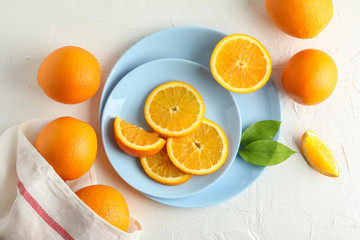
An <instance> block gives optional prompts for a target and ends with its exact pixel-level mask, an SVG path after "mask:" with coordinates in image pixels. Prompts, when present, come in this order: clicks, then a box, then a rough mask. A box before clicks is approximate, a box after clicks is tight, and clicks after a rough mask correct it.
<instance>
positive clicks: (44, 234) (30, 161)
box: [0, 119, 142, 240]
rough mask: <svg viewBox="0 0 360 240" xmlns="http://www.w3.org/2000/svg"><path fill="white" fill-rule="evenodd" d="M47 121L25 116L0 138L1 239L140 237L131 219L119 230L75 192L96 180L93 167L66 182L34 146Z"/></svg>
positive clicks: (140, 228) (134, 222) (125, 239)
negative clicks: (23, 121) (127, 225)
mask: <svg viewBox="0 0 360 240" xmlns="http://www.w3.org/2000/svg"><path fill="white" fill-rule="evenodd" d="M48 122H50V120H44V119H37V120H30V121H27V122H25V123H23V124H21V125H19V126H15V127H12V128H10V129H8V130H7V131H6V132H4V133H3V134H2V135H1V137H0V163H1V165H0V239H17V240H18V239H120V240H130V239H139V238H140V235H141V232H142V226H141V224H140V223H139V221H137V220H136V219H135V218H133V217H131V220H130V226H129V229H128V231H127V232H123V231H121V230H119V229H117V228H115V227H113V226H112V225H110V224H109V223H107V222H106V221H104V220H103V219H102V218H100V217H99V216H98V215H97V214H95V213H94V212H93V211H92V210H91V209H90V208H88V207H87V206H86V205H85V204H84V203H83V202H82V201H81V200H80V199H79V198H78V197H77V196H76V194H75V193H74V191H76V190H78V189H79V188H82V187H84V186H87V185H91V184H94V183H96V177H95V172H94V169H92V170H91V171H89V173H87V174H86V175H85V176H83V177H81V178H80V179H78V180H74V181H69V182H67V183H66V182H64V181H63V180H62V179H61V178H60V177H59V176H58V175H57V174H56V172H55V171H54V169H53V168H52V167H51V166H50V165H49V164H48V163H47V161H46V160H45V159H44V158H43V157H42V156H41V154H39V152H38V151H37V150H36V149H35V148H34V147H33V144H32V143H33V142H34V141H35V139H36V136H37V134H38V133H39V132H40V130H41V129H42V128H43V127H44V126H45V125H46V124H47V123H48ZM71 188H72V189H73V190H74V191H73V190H72V189H71Z"/></svg>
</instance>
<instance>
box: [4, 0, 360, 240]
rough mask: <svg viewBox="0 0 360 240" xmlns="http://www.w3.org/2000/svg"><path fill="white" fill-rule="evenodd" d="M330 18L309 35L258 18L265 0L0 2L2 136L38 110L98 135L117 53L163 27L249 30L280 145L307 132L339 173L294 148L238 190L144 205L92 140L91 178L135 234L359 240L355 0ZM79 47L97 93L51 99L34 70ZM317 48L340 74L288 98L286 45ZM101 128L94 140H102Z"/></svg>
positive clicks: (359, 27) (342, 3)
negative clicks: (301, 100) (110, 192)
mask: <svg viewBox="0 0 360 240" xmlns="http://www.w3.org/2000/svg"><path fill="white" fill-rule="evenodd" d="M334 7H335V9H334V17H333V19H332V21H331V22H330V24H329V25H328V27H327V28H326V29H325V30H324V31H323V32H322V33H321V34H320V35H319V36H318V37H316V38H315V39H311V40H301V39H296V38H292V37H290V36H288V35H286V34H284V33H282V32H281V31H280V30H278V29H277V28H276V27H275V26H274V25H273V24H272V23H271V22H270V19H269V18H268V16H267V14H266V10H265V0H172V1H169V0H96V1H95V0H78V1H70V0H64V1H54V0H51V1H35V0H31V1H28V0H11V1H10V0H8V1H4V0H0V44H1V47H0V113H1V115H0V133H2V132H4V131H5V130H6V129H7V128H8V127H10V126H12V125H15V124H18V123H21V122H23V121H25V120H28V119H32V118H38V117H58V116H64V115H70V116H73V117H76V118H79V119H81V120H84V121H87V122H89V123H90V124H91V125H92V126H94V128H95V130H96V132H97V134H98V136H100V131H99V127H98V125H99V122H98V106H99V101H100V96H101V91H102V87H103V84H104V82H105V80H106V78H107V76H108V74H109V71H110V70H111V68H112V67H113V65H114V64H115V62H116V61H117V59H118V58H119V57H121V55H122V54H123V53H124V52H125V51H126V50H127V49H128V48H129V47H130V46H132V45H133V44H134V43H136V42H137V41H139V40H140V39H142V38H143V37H145V36H147V35H149V34H152V33H154V32H157V31H159V30H163V29H166V28H171V27H178V26H189V25H193V26H203V27H209V28H214V29H217V30H220V31H223V32H226V33H229V34H230V33H245V34H249V35H251V36H254V37H256V38H257V39H259V40H260V41H261V42H262V43H263V44H264V45H265V46H266V48H267V49H268V50H269V52H270V55H271V58H272V61H273V75H272V76H273V78H274V79H275V80H276V82H277V86H278V90H279V92H280V97H281V106H282V112H283V124H282V133H281V137H280V142H282V143H285V144H286V145H288V146H290V147H291V148H292V149H295V150H297V151H299V148H298V144H299V139H300V138H301V135H302V133H303V132H304V131H305V130H308V129H310V130H313V131H315V132H317V133H318V134H320V135H321V136H322V137H323V138H324V139H325V140H326V142H327V143H328V145H329V146H330V147H331V149H332V150H333V153H334V155H335V156H336V158H337V161H338V164H339V166H340V177H339V178H337V179H333V178H328V177H325V176H323V175H320V174H319V173H317V172H316V171H314V170H313V169H312V168H310V167H309V166H308V164H307V163H306V161H305V160H304V158H303V157H302V156H301V154H299V153H298V154H295V155H294V156H293V157H291V158H290V159H288V160H287V161H286V162H284V163H282V164H280V165H277V166H274V167H269V168H267V170H266V171H265V173H264V174H263V175H262V176H261V177H260V179H259V180H258V181H257V182H256V183H255V184H253V185H252V186H251V187H250V188H248V189H247V190H246V191H244V192H243V193H242V194H240V195H238V196H236V197H234V198H233V199H231V200H229V201H227V202H224V203H222V204H219V205H216V206H212V207H207V208H199V209H182V208H175V207H170V206H166V205H162V204H159V203H157V202H154V201H152V200H150V199H148V198H146V197H144V196H143V195H141V194H140V193H138V192H137V191H135V190H133V189H132V188H130V187H129V186H128V185H127V184H126V183H125V182H124V181H123V180H122V179H121V178H120V177H119V176H118V175H117V174H116V172H115V171H114V170H113V168H112V167H111V165H110V163H109V161H108V160H107V158H106V155H105V153H104V150H103V147H102V145H101V142H100V145H99V153H98V158H97V160H96V163H95V169H96V171H97V174H98V180H99V182H100V183H103V184H108V185H110V186H113V187H115V188H116V189H118V190H119V191H120V192H122V194H123V195H124V196H125V198H126V199H127V201H128V204H129V208H130V211H131V213H132V214H133V215H134V216H136V218H138V219H139V220H140V221H141V222H142V224H143V226H144V232H143V239H145V240H158V239H166V240H167V239H172V240H182V239H209V240H215V239H216V240H218V239H219V240H225V239H226V240H233V239H249V240H254V239H270V240H271V239H272V240H278V239H296V240H304V239H309V240H338V239H344V240H355V239H360V174H359V172H360V160H359V156H360V147H359V145H360V140H359V135H360V123H359V119H360V82H359V80H360V77H359V75H360V14H359V11H360V1H359V0H334ZM65 45H78V46H80V47H83V48H85V49H87V50H88V51H90V52H91V53H93V54H94V55H95V57H96V58H97V59H98V61H99V63H100V66H101V69H102V71H101V72H102V84H101V87H100V89H99V91H98V92H97V93H96V95H95V96H94V97H93V98H91V99H90V100H88V101H86V102H84V103H81V104H77V105H64V104H61V103H57V102H54V101H52V100H50V99H49V98H48V97H47V96H46V95H45V94H44V93H43V92H42V90H41V89H40V87H39V86H38V84H37V81H36V73H37V69H38V67H39V64H40V63H41V61H42V60H43V59H44V58H45V57H46V55H47V54H49V53H50V52H51V51H53V50H54V49H56V48H58V47H61V46H65ZM307 48H317V49H321V50H324V51H325V52H327V53H329V54H330V55H331V56H332V57H333V58H334V60H335V61H336V63H337V66H338V70H339V80H338V84H337V87H336V90H335V92H334V93H333V94H332V96H331V97H330V98H329V99H328V100H326V101H325V102H323V103H321V104H320V105H317V106H313V107H307V106H302V105H298V104H296V103H294V102H293V101H292V100H290V99H289V98H288V97H287V96H286V95H285V93H284V92H283V90H282V88H281V84H280V79H281V73H282V70H283V67H284V65H285V63H286V61H287V60H288V59H289V58H290V57H291V56H292V55H293V54H295V53H297V52H298V51H300V50H303V49H307ZM100 140H101V139H100V137H99V141H100Z"/></svg>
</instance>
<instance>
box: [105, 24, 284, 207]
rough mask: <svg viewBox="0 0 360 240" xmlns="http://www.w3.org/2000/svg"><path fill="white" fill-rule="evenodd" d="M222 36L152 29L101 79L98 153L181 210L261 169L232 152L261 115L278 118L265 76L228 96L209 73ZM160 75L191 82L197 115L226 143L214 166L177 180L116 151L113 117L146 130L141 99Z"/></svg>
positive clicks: (219, 196) (209, 200) (220, 197)
mask: <svg viewBox="0 0 360 240" xmlns="http://www.w3.org/2000/svg"><path fill="white" fill-rule="evenodd" d="M225 36H226V34H224V33H221V32H218V31H215V30H212V29H207V28H200V27H180V28H172V29H167V30H164V31H160V32H158V33H155V34H153V35H150V36H148V37H146V38H144V39H143V40H141V41H140V42H138V43H137V44H135V45H134V46H133V47H131V48H130V49H129V50H128V51H127V52H126V53H125V54H124V55H123V56H122V57H121V58H120V59H119V61H118V62H117V63H116V64H115V66H114V68H113V69H112V71H111V73H110V74H109V76H108V79H107V81H106V83H105V86H104V89H103V93H102V96H101V102H100V109H99V116H100V124H101V135H102V140H103V143H104V148H105V151H106V154H107V156H108V158H109V160H110V162H111V164H112V166H113V167H114V169H115V170H116V172H117V173H118V174H119V175H120V177H122V178H123V179H124V180H125V181H126V182H127V183H128V184H129V185H130V186H132V187H133V188H135V189H137V190H138V191H140V192H141V193H143V194H144V195H145V196H147V197H149V198H151V199H153V200H155V201H157V202H160V203H163V204H167V205H171V206H177V207H187V208H191V207H205V206H211V205H215V204H218V203H221V202H224V201H226V200H228V199H230V198H232V197H234V196H236V195H237V194H239V193H241V192H242V191H243V190H244V189H246V188H247V187H248V186H250V185H251V184H252V183H253V182H254V181H255V180H256V179H257V178H258V177H259V176H260V175H261V174H262V172H263V171H264V169H265V168H264V167H260V166H255V165H252V164H248V163H246V162H245V161H244V160H243V159H241V157H240V156H239V154H237V150H238V148H239V143H240V137H241V132H242V129H245V128H246V127H248V126H249V125H251V124H252V123H254V122H257V121H261V120H269V119H272V120H277V121H281V110H280V101H279V96H278V93H277V90H276V87H275V85H274V83H273V81H272V80H270V81H269V82H268V83H267V84H266V85H265V86H264V87H262V88H261V89H260V90H258V91H256V92H253V93H249V94H236V93H231V92H229V91H227V90H225V89H224V88H223V87H222V86H221V85H219V84H218V83H217V82H216V81H215V80H214V79H213V78H212V76H211V72H210V70H209V63H210V57H211V53H212V51H213V49H214V47H215V46H216V44H217V43H218V42H219V41H220V40H221V39H222V38H224V37H225ZM168 81H183V82H187V83H189V84H190V85H192V86H193V87H195V88H196V89H197V90H198V91H199V93H200V94H201V96H202V97H203V99H204V102H205V117H206V118H208V119H210V120H213V121H214V122H216V123H217V124H218V125H219V126H220V127H221V128H222V129H223V130H224V132H225V134H226V136H227V139H228V141H229V153H228V158H227V160H226V162H225V164H224V165H223V166H222V167H221V168H220V169H219V170H218V171H216V172H214V173H212V174H209V175H206V176H194V177H193V178H191V179H190V180H189V181H188V182H186V183H184V184H181V185H178V186H165V185H162V184H160V183H157V182H155V181H153V180H152V179H150V178H149V177H148V176H147V175H146V174H145V172H144V171H143V169H142V166H141V164H140V161H139V160H138V159H135V158H134V157H131V156H128V155H126V154H125V153H123V152H122V151H121V150H120V148H119V147H118V146H117V144H116V142H115V138H114V134H113V121H114V118H115V116H119V117H121V118H122V119H124V120H125V121H128V122H130V123H132V124H135V125H138V126H141V127H144V128H145V129H146V126H147V124H146V122H145V118H144V112H143V108H144V104H145V100H146V98H147V96H148V95H149V94H150V92H151V91H152V90H153V89H154V88H155V87H156V86H158V85H160V84H162V83H165V82H168ZM147 130H150V129H149V128H148V129H147ZM278 137H279V135H276V136H275V139H276V140H277V139H278Z"/></svg>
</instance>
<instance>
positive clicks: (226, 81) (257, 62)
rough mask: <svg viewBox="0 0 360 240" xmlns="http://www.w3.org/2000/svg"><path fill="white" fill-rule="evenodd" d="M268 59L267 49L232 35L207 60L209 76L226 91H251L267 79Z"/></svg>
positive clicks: (269, 68) (251, 40)
mask: <svg viewBox="0 0 360 240" xmlns="http://www.w3.org/2000/svg"><path fill="white" fill-rule="evenodd" d="M271 67H272V65H271V59H270V55H269V53H268V51H267V50H266V48H265V47H264V46H263V45H262V44H261V43H260V42H259V41H258V40H256V39H255V38H253V37H250V36H248V35H245V34H233V35H229V36H227V37H225V38H223V39H222V40H221V41H220V42H219V43H218V44H217V45H216V47H215V49H214V51H213V53H212V55H211V60H210V69H211V73H212V75H213V76H214V78H215V79H216V81H217V82H218V83H219V84H220V85H222V86H223V87H224V88H226V89H227V90H229V91H232V92H236V93H249V92H254V91H256V90H258V89H259V88H261V87H262V86H264V85H265V84H266V82H267V81H268V80H269V78H270V74H271Z"/></svg>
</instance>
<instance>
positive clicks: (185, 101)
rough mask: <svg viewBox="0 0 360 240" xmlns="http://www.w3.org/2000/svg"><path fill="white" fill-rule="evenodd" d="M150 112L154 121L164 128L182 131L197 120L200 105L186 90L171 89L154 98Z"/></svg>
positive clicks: (162, 91)
mask: <svg viewBox="0 0 360 240" xmlns="http://www.w3.org/2000/svg"><path fill="white" fill-rule="evenodd" d="M149 112H150V113H151V117H152V120H153V121H154V122H155V123H156V124H157V125H159V126H161V127H162V128H167V129H168V130H170V131H181V130H183V129H187V128H189V127H190V126H191V125H192V124H193V123H194V122H195V121H196V120H197V118H198V115H199V112H200V104H199V102H198V101H197V99H196V97H195V96H194V95H193V94H192V93H191V92H190V91H188V90H187V89H186V88H184V87H169V88H166V89H163V90H161V91H160V92H159V93H158V94H157V95H156V96H155V97H154V100H153V101H152V103H151V105H150V110H149Z"/></svg>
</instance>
